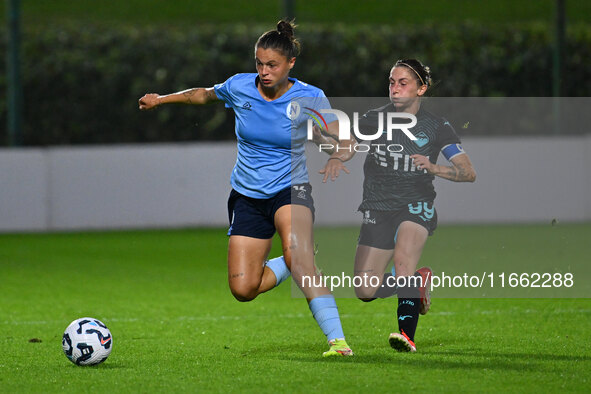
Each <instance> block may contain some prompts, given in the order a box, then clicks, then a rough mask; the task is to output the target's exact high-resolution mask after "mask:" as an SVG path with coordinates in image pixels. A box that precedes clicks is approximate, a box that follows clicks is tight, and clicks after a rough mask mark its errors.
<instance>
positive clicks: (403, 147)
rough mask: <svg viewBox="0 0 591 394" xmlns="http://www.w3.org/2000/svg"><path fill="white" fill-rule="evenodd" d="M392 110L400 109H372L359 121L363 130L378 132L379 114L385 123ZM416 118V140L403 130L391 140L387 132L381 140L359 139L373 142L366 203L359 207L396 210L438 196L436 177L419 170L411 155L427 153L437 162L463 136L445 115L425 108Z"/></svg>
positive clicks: (368, 161)
mask: <svg viewBox="0 0 591 394" xmlns="http://www.w3.org/2000/svg"><path fill="white" fill-rule="evenodd" d="M388 112H396V110H395V107H394V105H393V104H388V105H386V106H384V107H381V108H377V109H373V110H370V111H368V112H367V113H366V114H365V115H364V116H363V117H362V118H361V119H360V120H359V131H361V132H362V133H363V134H365V135H371V134H375V132H376V130H377V129H378V124H379V117H380V116H381V117H382V119H383V123H382V124H384V125H385V124H386V117H387V113H388ZM416 117H417V124H416V125H415V126H414V127H413V128H410V129H409V131H410V132H411V133H412V134H413V135H414V136H415V137H417V140H416V141H413V140H411V139H410V138H409V137H408V136H407V135H406V134H404V133H403V132H402V131H401V130H394V131H393V133H392V139H391V140H388V139H387V135H386V133H385V132H384V134H382V136H381V137H380V138H379V139H377V140H374V141H361V140H359V141H358V142H359V143H360V144H368V145H370V150H369V152H368V154H367V157H366V159H365V164H364V167H363V170H364V175H365V179H364V182H363V202H362V203H361V205H360V206H359V210H367V209H373V210H379V211H393V210H399V209H402V208H404V207H406V206H407V205H408V204H410V203H414V202H417V201H433V200H434V199H435V195H436V193H435V189H434V187H433V178H434V176H433V175H429V174H428V173H427V171H426V170H418V169H417V168H416V166H415V165H414V163H413V161H412V159H411V158H410V156H411V155H414V154H419V155H423V156H427V157H428V158H429V160H430V161H431V162H432V163H436V162H437V157H438V156H439V152H440V151H441V149H442V148H443V147H445V146H446V145H448V144H459V143H460V138H459V137H458V135H457V134H456V132H455V130H454V129H453V127H452V126H451V125H450V123H449V122H448V121H447V120H445V119H444V118H442V117H439V116H436V115H434V114H432V113H430V112H428V111H426V110H423V109H420V110H419V112H418V113H417V114H416Z"/></svg>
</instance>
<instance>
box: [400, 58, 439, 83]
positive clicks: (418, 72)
mask: <svg viewBox="0 0 591 394" xmlns="http://www.w3.org/2000/svg"><path fill="white" fill-rule="evenodd" d="M394 67H406V68H410V69H411V70H412V71H413V73H412V74H413V75H414V76H415V79H416V80H417V82H418V83H419V86H422V85H427V87H429V86H431V85H432V84H433V81H432V80H431V69H430V68H429V67H427V66H425V65H424V64H423V63H421V62H420V61H418V60H417V59H401V60H398V61H396V64H394Z"/></svg>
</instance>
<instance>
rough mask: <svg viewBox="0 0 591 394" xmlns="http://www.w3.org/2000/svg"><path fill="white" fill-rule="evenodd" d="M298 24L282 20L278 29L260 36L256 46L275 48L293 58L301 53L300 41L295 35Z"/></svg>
mask: <svg viewBox="0 0 591 394" xmlns="http://www.w3.org/2000/svg"><path fill="white" fill-rule="evenodd" d="M295 28H296V25H295V24H294V23H293V21H287V20H280V21H279V22H277V29H275V30H269V31H268V32H266V33H263V35H262V36H260V37H259V39H258V40H257V43H256V44H255V46H254V50H255V51H256V50H257V49H258V48H263V49H268V48H270V49H275V50H276V51H278V52H280V53H281V54H282V55H283V56H285V57H287V58H288V59H291V58H292V57H296V56H297V55H299V54H300V42H299V41H298V40H297V39H296V38H295V37H294V36H293V31H294V29H295Z"/></svg>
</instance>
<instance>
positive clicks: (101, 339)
mask: <svg viewBox="0 0 591 394" xmlns="http://www.w3.org/2000/svg"><path fill="white" fill-rule="evenodd" d="M62 347H63V349H64V353H65V354H66V357H67V358H68V360H70V361H71V362H73V363H74V364H76V365H96V364H100V363H102V362H103V361H105V360H106V359H107V357H109V354H111V349H112V348H113V337H112V336H111V331H109V329H108V328H107V326H105V325H104V324H103V323H102V322H101V321H100V320H97V319H94V318H92V317H83V318H81V319H77V320H74V321H73V322H72V323H70V325H69V326H68V327H67V328H66V331H65V332H64V336H63V338H62Z"/></svg>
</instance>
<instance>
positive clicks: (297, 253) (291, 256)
mask: <svg viewBox="0 0 591 394" xmlns="http://www.w3.org/2000/svg"><path fill="white" fill-rule="evenodd" d="M294 27H295V26H294V25H293V24H292V23H290V22H287V21H280V22H279V23H278V24H277V29H276V30H271V31H268V32H266V33H264V34H263V35H262V36H261V37H260V38H259V39H258V41H257V43H256V45H255V61H256V70H257V73H248V74H236V75H234V76H232V77H230V78H229V79H228V80H226V81H225V82H224V83H221V84H217V85H215V86H213V87H211V88H195V89H188V90H184V91H181V92H178V93H173V94H169V95H164V96H161V95H158V94H155V93H151V94H146V95H145V96H143V97H142V98H141V99H140V100H139V107H140V109H142V110H147V109H152V108H155V107H157V106H159V105H162V104H168V103H187V104H207V103H210V102H214V101H218V100H221V101H223V102H225V104H226V107H228V108H232V109H233V110H234V114H235V119H236V137H237V139H238V157H237V160H236V165H235V167H234V170H233V171H232V177H231V184H232V191H231V193H230V197H229V200H228V216H229V222H230V229H229V231H228V235H229V237H230V239H229V246H228V281H229V284H230V290H231V291H232V294H233V295H234V296H235V297H236V299H237V300H239V301H250V300H253V299H254V298H255V297H257V296H258V295H259V294H261V293H264V292H266V291H268V290H271V289H272V288H274V287H275V286H277V285H279V284H280V283H281V282H282V281H283V280H285V279H286V278H288V277H289V275H290V273H291V274H293V278H294V280H295V281H296V283H297V284H298V285H301V283H302V277H304V276H308V277H313V276H315V275H317V274H316V271H315V268H314V250H313V249H314V248H313V235H312V222H313V209H314V205H313V200H312V196H311V194H310V192H311V186H310V184H309V183H308V171H307V168H306V162H305V155H304V153H305V152H304V142H305V141H306V138H305V136H306V135H307V134H306V125H307V119H306V118H305V116H303V111H301V112H302V114H301V115H298V111H293V108H292V106H291V105H292V101H293V100H297V99H300V98H315V100H316V102H318V103H326V102H327V100H326V97H325V96H324V93H323V92H322V90H320V89H318V88H316V87H314V86H311V85H308V84H306V83H303V82H301V81H298V80H297V79H295V78H290V77H289V72H290V70H291V69H292V67H293V66H294V64H295V60H296V56H297V55H298V53H299V42H298V41H297V40H296V39H295V38H294V36H293V29H294ZM312 102H314V100H312ZM335 123H336V122H335ZM333 127H338V126H337V125H336V124H335V125H334V126H333ZM275 231H277V232H278V233H279V237H280V238H281V243H282V246H283V256H281V257H277V258H274V259H271V260H270V261H268V262H267V263H265V260H266V259H267V256H268V254H269V252H270V249H271V239H272V237H273V234H274V233H275ZM300 288H302V287H301V286H300ZM302 291H303V292H304V294H305V296H306V298H307V300H308V305H309V307H310V310H311V312H312V314H313V316H314V318H315V319H316V321H317V323H318V325H319V326H320V328H321V329H322V331H323V332H324V334H325V335H326V338H327V340H328V343H329V346H330V348H329V350H328V351H326V352H324V354H323V355H324V356H351V355H352V354H353V352H352V351H351V349H350V348H349V346H348V345H347V342H346V341H345V337H344V335H343V330H342V327H341V321H340V317H339V313H338V310H337V306H336V303H335V300H334V297H333V296H332V294H331V293H330V291H329V290H328V289H327V288H325V287H312V288H302Z"/></svg>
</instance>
